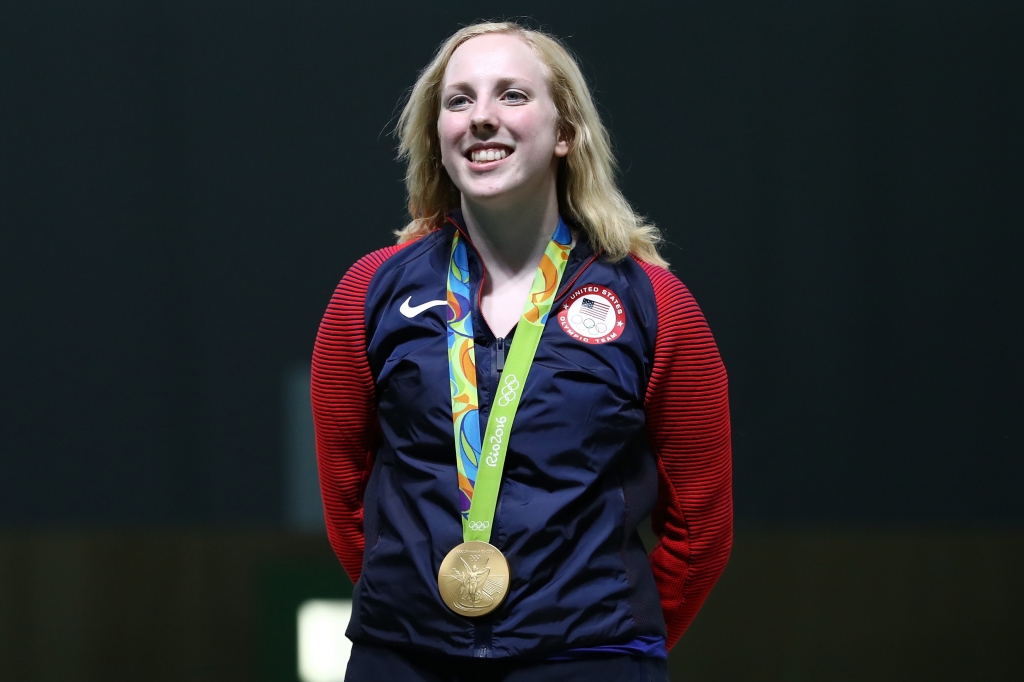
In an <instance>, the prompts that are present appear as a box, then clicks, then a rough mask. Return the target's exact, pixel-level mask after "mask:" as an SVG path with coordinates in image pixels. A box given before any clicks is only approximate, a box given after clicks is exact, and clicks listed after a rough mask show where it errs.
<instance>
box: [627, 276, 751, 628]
mask: <svg viewBox="0 0 1024 682" xmlns="http://www.w3.org/2000/svg"><path fill="white" fill-rule="evenodd" d="M641 266H642V267H643V268H644V270H645V271H647V274H648V276H649V277H650V279H651V284H652V285H653V286H654V295H655V299H656V301H657V306H658V333H657V337H656V339H655V350H654V367H653V370H652V372H651V379H650V383H649V384H648V386H647V396H646V400H645V410H646V412H647V432H648V437H649V440H650V443H651V447H652V448H653V449H654V453H655V455H656V457H657V458H658V479H659V480H658V503H657V506H656V507H655V510H654V512H653V513H652V514H651V525H652V527H653V529H654V532H655V534H656V535H657V536H658V538H659V541H658V544H657V546H656V547H655V548H654V550H653V551H652V552H651V554H650V560H651V568H652V569H653V571H654V579H655V582H656V583H657V585H658V593H659V595H660V597H661V607H662V611H663V612H664V614H665V625H666V627H667V629H668V641H667V644H668V646H669V647H671V646H673V645H674V644H675V643H676V642H677V641H678V640H679V637H681V636H682V634H683V632H684V631H685V630H686V628H687V627H689V625H690V623H691V621H693V618H694V616H696V615H697V611H698V610H699V609H700V607H701V605H702V604H703V603H704V599H705V598H707V596H708V593H709V592H710V591H711V588H712V587H713V586H714V584H715V581H717V580H718V576H719V575H721V573H722V571H723V570H724V569H725V563H726V561H727V560H728V558H729V550H730V549H731V547H732V447H731V445H730V436H729V434H730V431H729V397H728V385H727V379H726V374H725V367H724V366H723V365H722V360H721V358H720V357H719V355H718V348H717V347H716V346H715V340H714V338H712V336H711V330H710V329H709V328H708V325H707V322H705V320H704V315H703V314H702V313H701V311H700V308H698V307H697V303H696V301H694V300H693V296H691V295H690V292H689V291H688V290H687V289H686V287H685V286H684V285H683V283H682V282H680V281H679V280H678V279H677V278H676V277H675V276H674V275H672V274H671V273H670V272H668V271H667V270H664V269H662V268H659V267H657V266H653V265H649V264H647V263H642V262H641Z"/></svg>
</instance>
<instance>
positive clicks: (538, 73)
mask: <svg viewBox="0 0 1024 682" xmlns="http://www.w3.org/2000/svg"><path fill="white" fill-rule="evenodd" d="M437 132H438V136H439V138H440V142H441V163H442V164H443V165H444V167H445V170H446V171H448V176H449V177H450V178H451V179H452V182H454V183H455V186H456V187H457V188H458V189H459V191H460V192H461V193H462V197H463V200H464V201H470V202H474V203H479V204H481V205H487V206H490V207H494V208H504V207H509V206H514V205H515V204H516V203H518V202H521V201H529V200H530V197H533V196H537V194H536V193H538V192H539V193H541V194H545V195H547V194H550V193H553V192H554V189H555V179H556V173H557V162H558V158H559V157H563V156H565V155H566V154H568V153H569V143H568V140H567V139H566V137H565V135H563V134H562V133H561V132H560V131H559V125H558V114H557V111H556V110H555V103H554V101H553V100H552V98H551V93H550V89H549V87H548V81H547V75H546V70H545V68H544V64H543V63H542V62H541V61H540V59H538V57H537V55H536V54H535V53H534V52H533V50H532V49H531V48H530V46H529V45H527V44H526V43H525V42H523V41H522V40H521V39H520V38H518V37H516V36H513V35H508V34H502V33H496V34H488V35H483V36H478V37H476V38H472V39H470V40H467V41H466V42H465V43H463V44H462V45H460V46H459V47H458V49H456V50H455V52H454V53H453V54H452V57H451V59H450V60H449V62H448V67H447V69H445V73H444V80H443V81H442V84H441V112H440V115H439V116H438V120H437Z"/></svg>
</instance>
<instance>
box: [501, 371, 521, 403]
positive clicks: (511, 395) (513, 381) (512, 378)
mask: <svg viewBox="0 0 1024 682" xmlns="http://www.w3.org/2000/svg"><path fill="white" fill-rule="evenodd" d="M504 384H505V385H504V386H502V387H501V397H500V398H498V404H499V405H501V406H502V407H507V406H508V404H509V403H510V402H512V401H513V400H515V399H516V395H518V390H519V379H517V378H516V375H515V374H509V375H508V376H506V377H505V379H504Z"/></svg>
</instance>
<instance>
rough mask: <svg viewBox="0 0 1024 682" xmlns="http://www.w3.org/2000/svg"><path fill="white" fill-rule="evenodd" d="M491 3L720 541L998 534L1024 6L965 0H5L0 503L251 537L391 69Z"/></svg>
mask: <svg viewBox="0 0 1024 682" xmlns="http://www.w3.org/2000/svg"><path fill="white" fill-rule="evenodd" d="M520 15H529V16H530V17H532V18H533V21H532V25H534V26H537V25H539V26H542V27H544V28H547V29H549V30H550V31H552V32H553V33H555V34H556V35H558V36H560V37H563V38H564V39H565V40H566V41H567V43H568V45H569V46H570V47H571V48H572V49H573V50H574V51H575V52H576V53H577V54H578V56H579V58H580V61H581V63H582V66H583V69H584V72H585V74H586V75H587V77H588V79H589V80H590V83H591V84H592V87H593V89H594V92H595V96H596V98H597V100H598V103H599V106H600V109H601V112H602V115H603V116H604V119H605V122H606V124H607V125H608V126H609V127H610V129H611V131H612V135H613V140H614V144H615V148H616V151H617V155H618V158H619V161H620V165H621V170H622V173H621V181H622V184H623V186H624V190H625V193H626V195H627V197H628V198H629V199H630V200H631V201H632V202H633V204H634V206H636V207H637V208H638V210H640V211H641V212H642V213H644V214H646V215H647V216H648V217H649V218H650V219H651V220H653V221H654V222H655V223H656V224H657V225H659V226H660V227H661V228H662V229H663V230H664V232H665V234H666V237H667V239H668V241H669V245H668V247H667V248H666V249H665V254H666V256H667V257H668V258H669V260H670V261H671V262H672V265H673V269H674V271H675V272H676V273H677V274H678V275H679V276H680V277H681V278H682V279H683V281H684V282H686V283H687V284H688V285H689V287H690V288H691V290H692V291H693V292H694V294H695V296H696V297H697V300H698V301H699V302H700V304H701V306H702V308H703V310H704V312H705V314H706V316H707V318H708V321H709V323H710V324H711V327H712V330H713V331H714V333H715V337H716V339H717V341H718V344H719V347H720V349H721V352H722V355H723V358H724V360H725V363H726V367H727V369H728V371H729V376H730V397H731V405H732V418H733V445H734V464H735V503H736V522H737V528H738V530H739V532H740V535H739V536H738V540H737V550H736V552H737V553H734V563H735V562H736V561H737V557H739V556H741V555H740V554H738V553H739V552H742V551H743V549H742V548H743V547H744V543H743V542H741V541H742V540H743V538H744V537H748V538H750V541H749V542H748V543H747V544H746V546H748V547H753V546H757V543H758V542H762V543H766V544H765V552H766V554H765V556H766V557H769V558H771V557H775V558H778V555H777V554H773V551H772V549H771V547H772V545H773V542H774V541H771V540H765V538H766V537H768V536H765V535H764V533H768V534H769V535H771V533H781V534H783V535H785V536H786V537H789V535H787V534H788V533H791V532H798V533H799V532H804V531H806V530H807V529H811V531H813V532H814V533H818V534H817V535H814V537H816V538H818V540H816V542H817V541H819V540H820V541H821V542H824V543H826V544H827V543H828V542H831V541H832V540H833V539H835V538H839V537H846V538H847V540H849V538H850V537H851V536H850V533H855V534H856V533H861V532H862V531H863V533H866V535H859V536H858V537H861V538H862V539H863V538H868V540H866V541H867V542H868V543H869V544H870V543H871V542H875V540H877V539H878V538H893V537H896V536H895V535H893V533H895V534H896V535H898V534H899V533H906V532H910V533H924V534H925V537H939V536H942V534H943V533H947V532H953V533H959V534H960V535H956V537H955V538H954V539H950V538H951V537H952V536H950V537H949V538H947V539H944V540H942V541H941V542H939V541H936V542H937V543H938V545H936V546H942V550H941V551H940V553H942V554H944V555H945V556H947V557H954V556H955V557H958V558H959V560H960V562H961V563H960V564H958V565H960V566H961V568H963V565H964V564H963V562H966V563H967V564H971V565H973V566H975V567H976V568H977V567H979V566H983V565H990V566H997V565H998V566H1003V567H1005V566H1007V565H1009V564H1006V563H1005V561H1004V559H1005V557H1006V556H1008V555H1007V554H1006V552H1010V549H1007V547H1011V546H1012V547H1016V548H1017V549H1014V550H1013V552H1016V554H1013V556H1014V557H1017V558H1016V559H1014V561H1018V560H1019V559H1020V558H1021V556H1022V554H1021V551H1024V550H1021V548H1022V547H1024V544H1022V542H1021V537H1020V534H1019V529H1020V528H1021V522H1022V520H1024V495H1022V494H1021V493H1022V490H1024V486H1022V484H1024V457H1022V455H1024V435H1022V429H1021V422H1022V419H1021V416H1022V414H1024V392H1022V389H1021V385H1022V382H1024V367H1022V361H1021V349H1022V348H1024V323H1022V320H1024V315H1022V313H1024V310H1022V303H1021V300H1022V296H1024V267H1022V258H1024V237H1022V227H1024V191H1022V188H1024V139H1022V138H1024V133H1022V125H1021V123H1022V120H1024V118H1022V115H1024V111H1022V104H1024V95H1022V85H1024V83H1022V78H1021V65H1022V64H1024V40H1022V35H1024V31H1022V29H1024V5H1021V4H1020V3H1014V2H994V1H988V2H971V3H965V2H950V1H946V2H892V1H885V2H866V3H865V2H856V3H855V2H810V1H807V2H786V3H781V2H774V3H763V2H753V1H749V2H738V1H733V2H716V3H692V2H685V3H668V2H661V3H643V2H632V3H614V4H612V3H609V4H607V5H604V4H600V3H594V2H559V3H550V2H547V3H540V2H534V3H530V2H523V3H512V2H508V3H488V2H483V3H481V2H474V3H469V2H445V3H443V4H438V3H413V2H395V3H376V4H373V5H372V6H370V7H367V6H363V5H361V4H356V3H338V2H326V1H323V2H313V1H309V0H302V1H291V2H283V1H282V2H272V1H269V0H258V1H256V2H253V1H249V2H225V1H220V2H214V3H201V2H174V3H127V2H115V1H113V0H105V1H103V2H95V3H87V4H82V3H72V2H42V3H21V4H13V3H8V6H6V7H4V8H3V9H0V83H2V91H0V228H2V237H0V240H2V241H0V258H2V263H3V266H2V270H0V290H2V291H3V292H4V293H3V294H2V295H0V320H2V323H0V377H2V378H0V382H2V387H3V388H2V391H0V529H2V530H4V532H7V533H8V536H10V537H17V538H20V539H19V540H18V542H30V541H32V540H31V538H32V537H35V536H32V535H31V534H32V533H36V534H43V535H46V534H47V533H49V534H50V535H49V536H46V537H55V536H53V534H54V533H57V534H60V533H71V534H72V535H70V536H63V535H61V536H60V537H79V536H78V535H74V533H79V534H82V533H84V534H85V535H83V536H82V537H86V536H87V537H94V536H95V534H96V533H100V534H102V533H108V532H124V533H129V534H131V533H135V535H134V536H132V537H147V536H148V537H152V536H153V533H157V532H163V533H175V532H192V531H197V532H198V531H203V532H206V531H207V530H208V531H210V532H228V533H233V532H243V533H245V532H251V533H257V534H258V533H264V532H270V533H273V532H278V531H281V532H282V533H286V531H284V530H283V528H284V526H285V523H284V520H283V514H284V512H283V509H284V505H285V501H284V497H283V496H284V492H283V484H282V467H283V462H282V458H283V454H282V453H283V450H284V445H283V443H284V439H285V435H284V433H283V426H282V414H283V408H282V395H283V381H284V377H285V375H286V373H287V372H288V371H289V368H293V367H295V366H296V365H297V364H298V365H302V364H303V363H308V359H309V357H310V354H311V347H312V343H313V339H314V336H315V333H316V329H317V325H318V323H319V319H320V316H321V314H322V312H323V309H324V308H325V306H326V304H327V301H328V299H329V297H330V294H331V292H332V290H333V287H334V285H335V284H336V282H337V280H338V279H339V278H340V277H341V275H342V274H343V273H344V271H345V269H346V268H347V267H348V266H349V265H351V264H352V263H353V262H354V261H355V260H356V259H357V258H358V257H359V256H361V255H362V254H364V253H366V252H367V251H369V250H372V249H374V248H377V247H380V246H384V245H386V244H388V243H390V242H391V241H392V237H391V236H390V232H391V231H392V230H394V229H396V228H399V227H401V226H402V224H403V223H404V221H405V215H404V206H403V203H404V192H403V185H402V182H401V179H402V172H403V169H402V167H401V166H400V165H399V164H398V163H397V162H396V161H395V160H394V156H395V146H396V142H395V140H394V138H392V137H391V136H390V135H389V131H390V130H391V127H392V125H393V123H394V121H395V118H396V116H397V113H398V112H399V111H400V104H401V100H402V97H403V94H404V93H405V92H406V91H407V89H408V88H409V87H410V86H411V85H412V83H413V81H414V80H415V77H416V75H417V73H418V70H419V69H420V68H422V67H423V66H424V65H425V64H426V63H427V61H428V60H429V59H430V57H431V54H432V51H433V49H434V48H435V47H436V46H437V44H438V43H440V42H441V41H442V40H443V39H444V38H445V37H447V36H448V35H449V34H450V33H452V32H453V31H454V30H455V29H457V28H458V27H459V26H460V25H463V24H466V23H470V22H472V21H473V20H475V19H481V18H494V17H499V18H500V17H514V16H520ZM992 532H998V533H1009V535H1008V536H1006V537H1009V538H1010V539H1009V540H1005V541H1003V540H1000V541H997V542H996V541H994V544H993V545H992V552H994V553H995V554H993V555H992V557H996V555H998V556H999V557H1003V559H998V557H996V558H992V557H989V558H987V559H986V558H985V557H986V556H988V555H984V552H983V551H982V550H977V552H980V554H974V555H965V554H964V553H963V550H962V547H963V546H964V543H965V542H969V541H973V540H975V539H977V538H979V537H982V536H985V534H986V533H992ZM90 533H91V534H92V535H89V534H90ZM743 533H748V535H747V536H744V535H743ZM758 533H761V535H758ZM26 534H28V535H26ZM844 534H845V535H844ZM929 534H933V535H929ZM934 534H938V535H934ZM43 535H39V537H42V536H43ZM772 537H775V536H772ZM915 537H916V536H915ZM942 537H946V536H942ZM1000 537H1002V536H1000ZM26 538H28V539H26ZM871 538H875V540H872V539H871ZM887 541H888V540H878V542H882V545H885V542H887ZM54 542H57V545H60V543H61V542H64V541H63V540H61V541H57V540H54ZM849 542H854V541H853V540H849ZM849 542H848V543H847V545H844V546H848V547H853V545H851V544H849ZM893 542H894V543H895V544H894V545H893V546H894V547H906V546H908V545H907V544H906V543H902V542H901V541H898V540H893ZM1013 543H1016V544H1013ZM286 544H287V543H286ZM911 544H912V543H911ZM950 545H956V547H953V546H950ZM61 546H62V545H61ZM289 546H290V545H289ZM11 551H14V550H11ZM19 551H20V550H19ZM268 551H269V550H268ZM844 551H845V550H844ZM850 551H851V552H853V554H854V555H855V556H859V550H850ZM872 551H874V550H872ZM878 551H881V552H882V554H881V555H879V556H880V558H879V561H883V562H884V561H886V559H885V556H887V555H884V551H883V550H878ZM893 551H895V550H893ZM922 551H924V550H922ZM928 551H932V550H928ZM986 551H987V550H986ZM1000 552H1001V553H1000ZM812 553H813V552H812ZM129 554H130V553H129ZM912 554H913V553H912ZM925 554H927V552H925ZM914 556H917V557H918V559H920V557H921V554H920V553H918V554H914ZM920 560H921V561H924V560H923V559H920ZM908 561H913V559H912V558H911V559H908ZM986 561H988V562H990V563H989V564H985V562H986ZM999 561H1003V563H999ZM992 562H995V563H992ZM840 564H841V562H840ZM840 564H837V566H839V565H840ZM2 565H3V564H2V562H0V567H2ZM921 565H922V566H924V564H921ZM929 565H930V564H929ZM1013 565H1014V566H1017V564H1013ZM25 570H28V569H25ZM140 570H141V569H140ZM737 570H738V569H737ZM837 570H843V569H842V568H841V567H840V568H837ZM921 570H922V571H925V573H927V571H926V570H925V569H924V568H922V569H921ZM958 570H959V569H958ZM1000 570H1002V569H1000ZM9 575H13V574H9ZM920 575H921V573H920V572H918V573H915V572H914V571H913V570H912V571H910V572H909V573H908V577H907V580H908V581H909V583H913V582H914V581H915V580H917V578H919V577H920ZM950 575H951V574H950ZM957 575H959V574H957ZM966 575H967V576H968V577H966V578H965V579H966V580H968V582H969V581H970V580H971V578H970V577H969V576H970V575H972V574H970V573H968V574H966ZM1000 575H1001V574H1000ZM726 576H727V578H728V576H729V573H728V572H727V574H726ZM914 576H917V578H915V577H914ZM1007 579H1009V577H1008V576H1007ZM822 580H823V581H824V582H823V585H825V587H824V588H823V589H824V590H825V591H826V592H827V591H828V589H829V588H828V585H830V584H835V583H834V581H831V579H825V578H822ZM950 580H952V578H950ZM959 580H960V578H959V577H958V578H957V581H959ZM883 582H884V581H883ZM957 584H959V582H958V583H957ZM723 585H725V582H724V581H723ZM862 587H863V586H862ZM722 589H724V588H723V586H720V589H719V591H721V590H722ZM737 589H738V588H737ZM858 589H860V588H858ZM863 589H865V590H867V589H868V588H867V587H863ZM716 594H717V593H716ZM737 594H738V592H737ZM1015 595H1016V596H1015V597H1014V599H1016V600H1017V601H1013V602H1012V603H1013V604H1016V605H1021V603H1022V602H1021V601H1020V596H1021V595H1020V592H1019V591H1018V592H1016V593H1015ZM714 599H715V596H714V595H713V598H712V600H711V601H709V605H711V604H713V603H714ZM719 599H725V597H719ZM993 600H994V601H993V603H999V604H1001V606H1000V608H1003V607H1004V606H1006V602H1005V600H1001V599H1000V598H999V595H998V593H997V594H996V595H995V596H994V597H993ZM740 601H742V600H740ZM887 603H889V602H887ZM26 608H27V607H26ZM710 608H712V607H711V606H709V609H710ZM723 608H724V607H723ZM892 608H893V609H896V608H897V607H896V606H893V607H892ZM979 608H981V607H979ZM993 608H995V607H993ZM1014 609H1017V607H1016V606H1014ZM905 610H906V609H905ZM911 612H914V613H916V614H917V615H916V616H915V617H918V616H919V617H921V618H923V617H924V616H923V615H922V614H921V613H919V612H917V611H915V610H914V609H910V610H909V611H908V613H911ZM988 613H993V612H991V611H978V614H980V615H979V616H978V618H980V619H981V621H979V622H988V623H992V622H994V621H991V620H985V618H986V616H985V614H988ZM1000 613H1002V611H1000ZM702 615H703V614H702ZM885 616H886V614H878V613H875V614H873V615H871V616H870V617H869V616H865V618H866V620H865V621H864V627H865V628H870V627H871V624H870V620H871V618H875V617H880V618H883V619H884V618H885ZM908 617H909V616H908ZM700 620H701V619H698V624H697V625H695V628H697V627H698V626H699V625H700ZM826 620H827V618H826ZM858 622H859V621H858ZM907 622H908V623H910V621H907ZM914 622H917V621H914ZM1000 622H1003V621H1000ZM1020 625H1021V620H1020V618H1019V616H1018V617H1017V619H1016V620H1013V621H1012V622H1011V621H1005V622H1003V626H1000V628H1001V629H1000V628H996V631H997V632H999V633H1002V634H1001V635H1000V636H1005V637H1007V638H1009V637H1010V636H1011V634H1012V632H1011V631H1010V630H1007V628H1017V627H1018V626H1020ZM11 627H14V626H11ZM780 627H782V626H780ZM908 627H911V628H912V627H914V626H913V624H912V623H911V624H910V625H908ZM1015 632H1016V635H1020V634H1021V632H1020V630H1016V631H1015ZM0 634H2V632H0ZM723 636H724V637H728V628H725V629H723ZM837 636H841V635H837ZM997 639H998V638H997ZM709 641H710V640H709ZM1000 641H1001V640H1000ZM1007 641H1009V639H1007ZM996 648H997V650H1000V651H1001V649H999V648H998V647H996ZM722 650H723V651H725V649H722ZM0 654H2V650H0ZM751 655H753V654H751ZM797 668H798V669H800V670H803V668H800V666H797ZM797 668H794V669H797ZM709 669H710V670H712V671H713V670H714V668H713V667H712V668H709ZM759 670H761V671H762V673H763V675H765V676H766V677H763V679H767V678H768V677H770V675H768V674H767V673H766V672H764V671H765V670H766V669H764V668H760V669H759ZM819 672H820V671H819ZM790 673H791V674H790ZM790 673H787V674H789V677H787V678H786V679H797V677H799V675H797V674H796V673H792V669H791V670H790ZM808 674H810V673H808ZM793 675H797V677H794V676H793ZM883 677H884V676H883ZM196 679H198V678H196ZM708 679H718V678H716V677H714V675H712V676H711V677H709V678H708Z"/></svg>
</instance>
